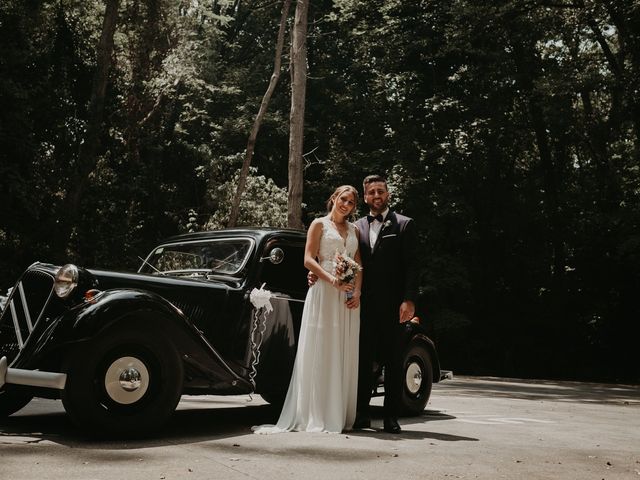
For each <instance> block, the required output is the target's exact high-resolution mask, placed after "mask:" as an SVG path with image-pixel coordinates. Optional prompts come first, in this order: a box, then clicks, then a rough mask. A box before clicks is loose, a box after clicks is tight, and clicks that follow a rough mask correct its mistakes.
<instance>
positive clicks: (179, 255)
mask: <svg viewBox="0 0 640 480" xmlns="http://www.w3.org/2000/svg"><path fill="white" fill-rule="evenodd" d="M251 245H252V243H251V240H249V239H246V238H234V239H220V240H207V241H194V242H183V243H173V244H166V245H161V246H159V247H158V248H156V249H155V250H154V251H153V252H152V253H151V255H149V257H147V259H146V260H144V262H143V264H142V266H141V267H140V270H139V272H140V273H151V274H155V275H192V276H205V275H210V274H211V275H234V274H236V273H238V272H239V271H240V270H242V267H243V266H244V264H245V263H246V261H247V257H248V256H249V253H250V251H251Z"/></svg>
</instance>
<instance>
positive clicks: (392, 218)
mask: <svg viewBox="0 0 640 480" xmlns="http://www.w3.org/2000/svg"><path fill="white" fill-rule="evenodd" d="M387 221H390V222H391V224H390V225H389V226H388V227H385V224H386V223H387ZM397 223H398V219H397V218H396V214H395V213H394V212H393V211H391V210H389V214H388V215H387V218H385V219H384V223H383V224H382V228H381V229H380V233H379V234H378V238H376V243H375V245H374V246H373V251H372V252H371V253H375V252H376V250H377V249H378V246H379V245H380V242H381V241H382V236H383V235H384V232H385V230H387V229H388V228H393V227H395V226H396V224H397Z"/></svg>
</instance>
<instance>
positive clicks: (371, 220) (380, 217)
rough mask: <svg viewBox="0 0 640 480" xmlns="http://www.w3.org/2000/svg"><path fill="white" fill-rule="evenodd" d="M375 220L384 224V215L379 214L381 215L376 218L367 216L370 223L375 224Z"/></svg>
mask: <svg viewBox="0 0 640 480" xmlns="http://www.w3.org/2000/svg"><path fill="white" fill-rule="evenodd" d="M374 220H378V221H379V222H380V223H382V220H384V217H383V216H382V214H381V213H379V214H378V215H376V216H373V215H367V221H368V222H369V223H371V222H373V221H374Z"/></svg>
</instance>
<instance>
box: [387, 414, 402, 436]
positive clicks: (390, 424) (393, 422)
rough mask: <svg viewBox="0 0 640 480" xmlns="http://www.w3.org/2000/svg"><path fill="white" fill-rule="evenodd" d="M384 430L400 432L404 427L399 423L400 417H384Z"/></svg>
mask: <svg viewBox="0 0 640 480" xmlns="http://www.w3.org/2000/svg"><path fill="white" fill-rule="evenodd" d="M384 431H385V432H387V433H400V432H401V431H402V429H401V428H400V424H399V423H398V419H397V418H395V417H385V418H384Z"/></svg>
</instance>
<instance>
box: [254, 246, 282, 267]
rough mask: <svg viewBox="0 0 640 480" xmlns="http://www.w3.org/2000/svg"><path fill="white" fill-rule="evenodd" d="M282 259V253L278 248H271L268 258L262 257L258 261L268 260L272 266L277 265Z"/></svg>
mask: <svg viewBox="0 0 640 480" xmlns="http://www.w3.org/2000/svg"><path fill="white" fill-rule="evenodd" d="M283 259H284V251H283V250H282V249H281V248H280V247H276V248H272V249H271V251H270V252H269V256H268V257H262V258H261V259H260V261H261V262H262V261H263V260H269V261H270V262H271V263H273V264H274V265H278V264H279V263H281V262H282V260H283Z"/></svg>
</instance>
